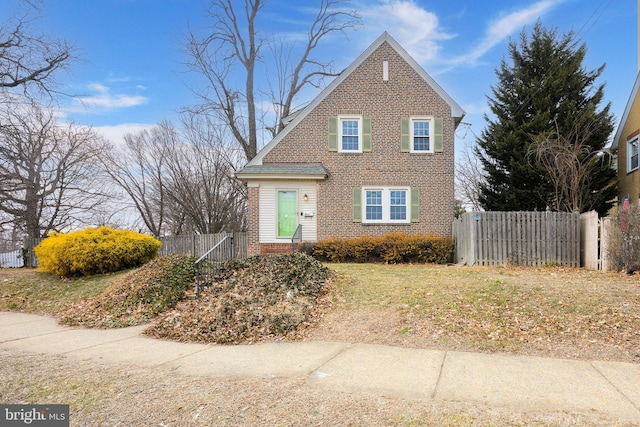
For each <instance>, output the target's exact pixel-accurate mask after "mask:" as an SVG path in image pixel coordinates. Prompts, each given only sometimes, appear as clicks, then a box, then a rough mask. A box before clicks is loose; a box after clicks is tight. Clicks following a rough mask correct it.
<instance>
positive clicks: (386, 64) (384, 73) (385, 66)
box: [382, 61, 389, 82]
mask: <svg viewBox="0 0 640 427" xmlns="http://www.w3.org/2000/svg"><path fill="white" fill-rule="evenodd" d="M382 81H384V82H387V81H389V61H382Z"/></svg>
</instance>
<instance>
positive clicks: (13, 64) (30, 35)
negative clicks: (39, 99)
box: [0, 1, 74, 94]
mask: <svg viewBox="0 0 640 427" xmlns="http://www.w3.org/2000/svg"><path fill="white" fill-rule="evenodd" d="M25 4H26V5H27V6H28V7H29V11H28V12H26V13H24V14H23V15H20V16H18V17H13V18H11V19H9V20H7V21H5V22H3V23H1V24H0V88H3V89H11V88H22V89H23V91H24V93H25V94H26V93H27V92H28V91H29V88H31V87H34V88H35V89H37V90H38V91H40V92H43V93H48V94H52V93H53V92H55V90H54V86H55V84H54V81H53V76H54V73H55V72H56V71H58V70H62V69H65V68H66V67H67V66H68V65H69V64H70V63H71V62H72V60H73V58H74V57H73V52H74V49H73V48H72V46H71V45H70V44H69V43H68V42H67V41H66V40H63V39H55V38H51V37H48V36H45V35H42V34H38V33H35V32H33V31H32V29H31V28H30V25H31V24H32V22H33V19H34V18H33V15H34V14H36V13H38V12H39V11H38V9H37V7H36V6H35V3H33V2H26V1H25Z"/></svg>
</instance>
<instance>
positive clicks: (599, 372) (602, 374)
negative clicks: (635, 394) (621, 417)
mask: <svg viewBox="0 0 640 427" xmlns="http://www.w3.org/2000/svg"><path fill="white" fill-rule="evenodd" d="M589 365H591V367H592V368H593V369H595V370H596V372H597V373H598V374H600V376H601V377H602V378H604V380H605V381H606V382H608V383H609V384H610V385H611V387H613V388H614V389H615V390H616V391H617V392H618V393H620V394H621V395H622V396H624V398H625V399H626V400H627V402H629V403H630V404H631V406H633V407H634V408H636V410H637V411H638V412H640V405H638V404H636V403H635V402H634V401H633V400H632V399H631V398H630V397H629V396H627V394H626V393H625V392H624V391H622V390H620V389H619V388H618V387H617V386H616V385H615V384H614V383H613V382H611V380H609V378H607V376H606V375H605V374H604V373H603V372H601V371H600V369H598V367H597V366H595V365H594V364H593V362H589Z"/></svg>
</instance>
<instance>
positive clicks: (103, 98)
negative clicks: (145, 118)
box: [74, 83, 148, 110]
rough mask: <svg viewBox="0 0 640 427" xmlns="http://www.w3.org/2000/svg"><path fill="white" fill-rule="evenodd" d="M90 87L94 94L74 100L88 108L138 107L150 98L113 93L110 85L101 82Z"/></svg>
mask: <svg viewBox="0 0 640 427" xmlns="http://www.w3.org/2000/svg"><path fill="white" fill-rule="evenodd" d="M89 89H90V90H91V91H93V92H94V95H87V96H80V97H76V98H74V101H75V102H77V103H80V104H82V105H84V106H86V107H88V108H91V107H98V108H101V109H106V110H112V109H116V108H129V107H136V106H138V105H142V104H144V103H146V102H147V100H148V98H147V97H145V96H140V95H126V94H112V93H111V90H110V89H109V87H107V86H105V85H103V84H100V83H92V84H90V85H89Z"/></svg>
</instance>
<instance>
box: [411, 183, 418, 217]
mask: <svg viewBox="0 0 640 427" xmlns="http://www.w3.org/2000/svg"><path fill="white" fill-rule="evenodd" d="M411 222H420V189H419V188H412V189H411Z"/></svg>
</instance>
